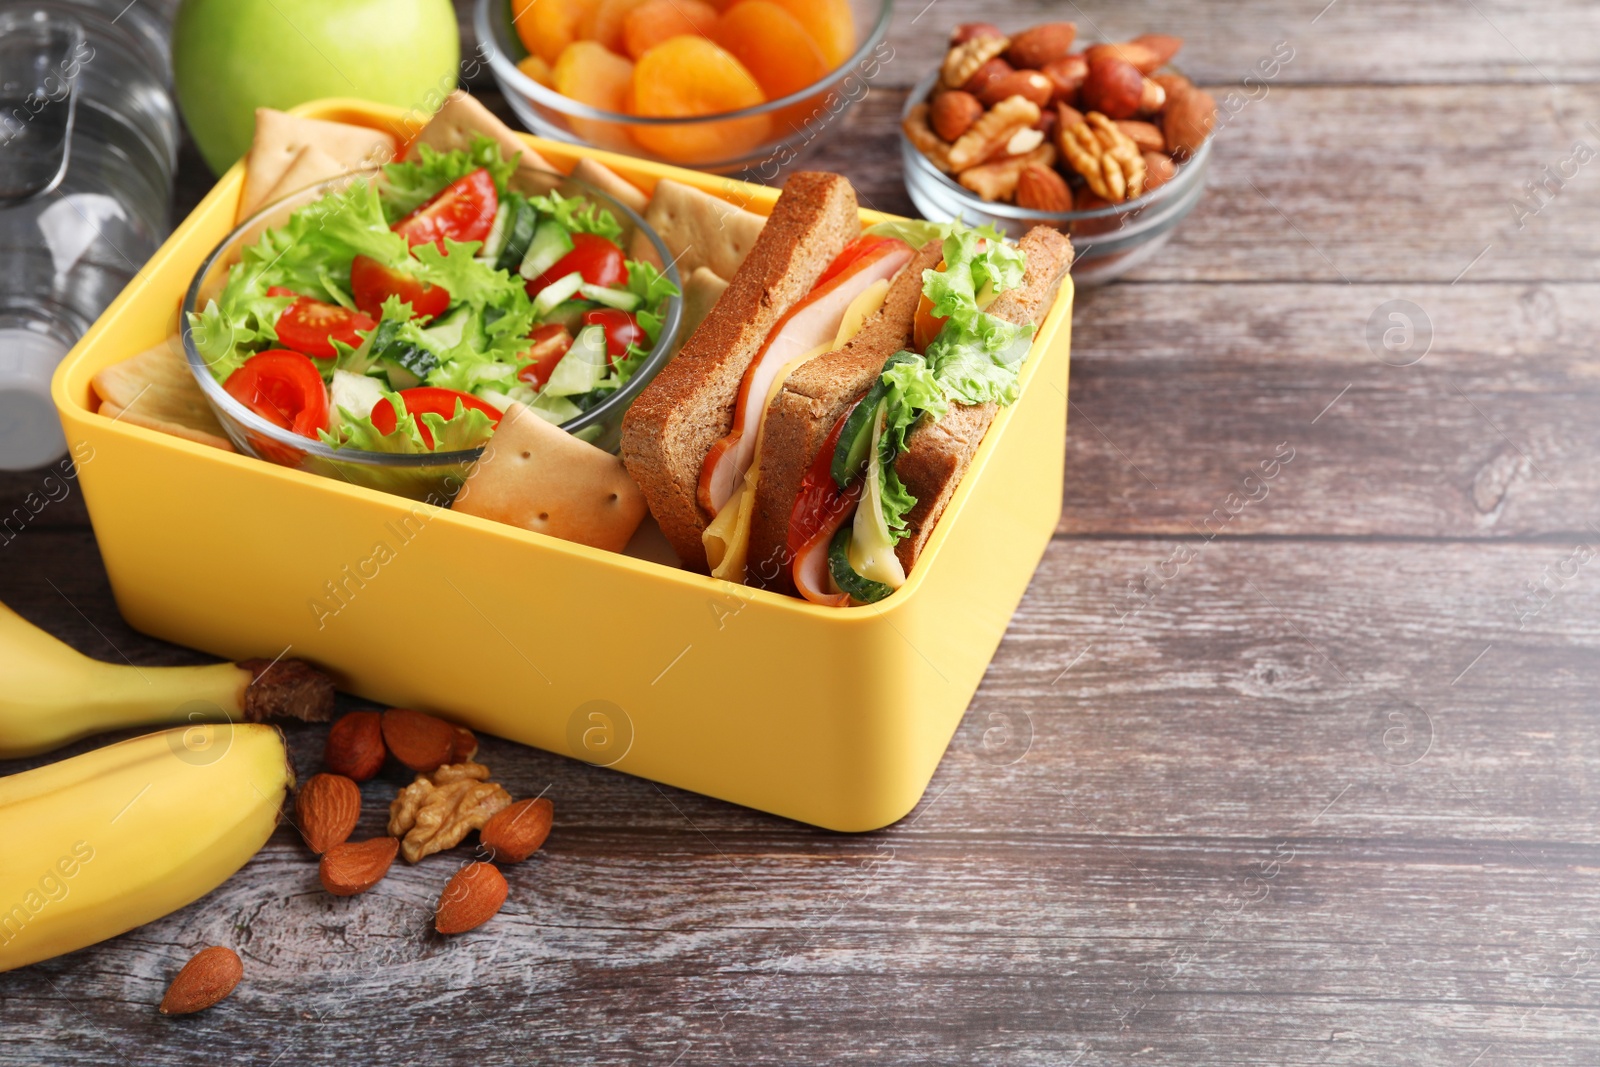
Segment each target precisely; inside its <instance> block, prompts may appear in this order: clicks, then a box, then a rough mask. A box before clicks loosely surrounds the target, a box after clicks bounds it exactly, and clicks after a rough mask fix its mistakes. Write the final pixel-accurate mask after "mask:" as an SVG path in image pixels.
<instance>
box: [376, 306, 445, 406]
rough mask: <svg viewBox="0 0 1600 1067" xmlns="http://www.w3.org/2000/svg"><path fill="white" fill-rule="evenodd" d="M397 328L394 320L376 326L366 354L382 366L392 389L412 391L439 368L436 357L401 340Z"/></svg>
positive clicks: (415, 345)
mask: <svg viewBox="0 0 1600 1067" xmlns="http://www.w3.org/2000/svg"><path fill="white" fill-rule="evenodd" d="M400 325H401V324H400V323H399V322H398V321H396V320H395V319H384V320H383V321H382V322H380V323H378V328H377V329H376V330H374V331H373V333H372V337H371V338H370V339H369V340H370V345H371V347H370V348H369V349H368V352H369V354H370V356H371V358H372V361H373V363H375V364H381V365H382V367H383V370H384V372H385V373H386V374H387V375H388V376H389V385H390V386H391V387H392V388H395V389H413V388H415V387H416V386H417V385H419V384H421V382H422V379H424V378H426V377H427V376H428V374H429V373H430V372H431V371H432V370H433V368H435V367H437V366H438V365H439V357H438V356H437V355H435V354H434V353H432V352H430V351H429V350H428V349H426V348H424V347H422V346H421V345H419V344H415V343H413V342H411V341H408V340H406V339H404V338H402V337H401V336H400Z"/></svg>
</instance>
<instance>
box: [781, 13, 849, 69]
mask: <svg viewBox="0 0 1600 1067" xmlns="http://www.w3.org/2000/svg"><path fill="white" fill-rule="evenodd" d="M773 2H774V3H776V4H778V5H779V6H780V7H782V8H784V9H785V10H786V11H788V12H789V14H791V15H793V16H794V17H795V18H796V19H798V20H799V22H800V25H802V26H804V27H805V28H806V32H807V33H809V34H810V35H811V39H812V40H813V41H816V42H817V47H818V48H820V49H821V50H822V58H823V60H824V61H825V62H826V63H827V64H828V69H829V70H832V69H833V68H834V67H837V66H838V65H839V64H841V63H843V62H844V61H845V60H847V59H849V58H850V53H851V52H854V51H855V50H856V18H855V15H853V14H852V13H851V11H850V0H773Z"/></svg>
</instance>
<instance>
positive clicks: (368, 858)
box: [317, 837, 400, 897]
mask: <svg viewBox="0 0 1600 1067" xmlns="http://www.w3.org/2000/svg"><path fill="white" fill-rule="evenodd" d="M399 851H400V840H399V839H398V838H394V837H374V838H371V839H370V840H367V841H347V842H345V843H344V844H342V845H334V846H333V847H332V848H330V849H329V850H328V851H326V852H324V853H323V854H322V865H321V866H320V867H319V868H318V869H317V877H318V878H320V879H321V880H322V888H324V889H326V890H327V891H328V892H330V893H332V894H333V895H334V896H336V897H353V896H355V895H356V894H357V893H365V892H366V891H367V890H369V889H371V888H372V887H373V886H375V885H377V884H378V883H379V882H381V881H383V876H384V875H386V874H388V873H389V865H390V864H392V863H394V858H395V856H396V855H397V854H398V853H399Z"/></svg>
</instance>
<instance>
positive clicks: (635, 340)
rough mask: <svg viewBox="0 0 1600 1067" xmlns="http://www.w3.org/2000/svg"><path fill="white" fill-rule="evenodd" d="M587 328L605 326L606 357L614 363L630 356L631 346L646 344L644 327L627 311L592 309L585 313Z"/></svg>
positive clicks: (584, 320)
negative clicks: (629, 349)
mask: <svg viewBox="0 0 1600 1067" xmlns="http://www.w3.org/2000/svg"><path fill="white" fill-rule="evenodd" d="M583 324H584V325H585V326H604V327H605V330H606V355H607V357H609V358H610V360H611V362H612V363H615V362H616V361H617V360H619V359H621V358H623V357H624V356H626V355H627V354H628V346H629V345H643V344H644V343H645V335H644V327H642V326H640V325H639V320H638V319H636V318H634V317H633V316H632V315H630V314H628V313H627V312H626V311H618V310H617V309H616V308H591V309H590V310H588V311H585V312H584V313H583Z"/></svg>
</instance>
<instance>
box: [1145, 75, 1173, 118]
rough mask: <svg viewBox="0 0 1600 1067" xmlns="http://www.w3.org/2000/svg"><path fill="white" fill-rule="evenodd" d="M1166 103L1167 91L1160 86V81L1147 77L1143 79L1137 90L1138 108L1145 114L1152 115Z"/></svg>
mask: <svg viewBox="0 0 1600 1067" xmlns="http://www.w3.org/2000/svg"><path fill="white" fill-rule="evenodd" d="M1166 103H1167V91H1166V90H1165V89H1163V88H1161V83H1160V82H1158V81H1153V80H1151V79H1149V78H1146V79H1145V80H1144V87H1143V88H1142V89H1141V90H1140V92H1139V110H1140V112H1142V113H1143V114H1146V115H1154V114H1155V113H1156V112H1158V111H1160V110H1161V109H1162V108H1163V107H1164V106H1166Z"/></svg>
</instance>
